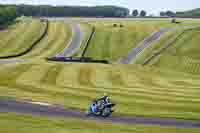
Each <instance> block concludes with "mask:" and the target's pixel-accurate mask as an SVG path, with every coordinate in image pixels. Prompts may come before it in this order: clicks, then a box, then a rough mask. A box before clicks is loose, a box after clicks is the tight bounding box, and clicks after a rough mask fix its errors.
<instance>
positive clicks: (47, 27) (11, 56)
mask: <svg viewBox="0 0 200 133" xmlns="http://www.w3.org/2000/svg"><path fill="white" fill-rule="evenodd" d="M42 21H43V22H45V23H46V27H45V30H44V32H43V34H42V35H41V36H40V37H39V38H38V39H37V40H36V41H35V42H33V44H32V45H31V46H30V47H29V48H28V49H26V50H25V51H23V52H21V53H18V54H15V55H8V56H2V57H0V59H9V58H15V57H19V56H23V55H25V54H27V53H28V52H30V51H31V50H32V49H33V48H34V47H35V46H36V45H37V44H38V43H39V42H40V41H41V40H42V39H43V38H44V37H45V35H46V34H47V32H48V29H49V21H48V20H42Z"/></svg>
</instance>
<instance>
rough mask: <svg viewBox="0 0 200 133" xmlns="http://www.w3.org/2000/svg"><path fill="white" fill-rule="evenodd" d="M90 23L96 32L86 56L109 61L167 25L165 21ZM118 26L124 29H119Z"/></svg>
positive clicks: (115, 59) (124, 53)
mask: <svg viewBox="0 0 200 133" xmlns="http://www.w3.org/2000/svg"><path fill="white" fill-rule="evenodd" d="M90 23H91V24H92V25H94V26H95V27H96V32H95V34H94V37H93V39H92V41H91V44H90V46H89V48H88V51H87V52H86V56H89V57H93V58H96V59H106V60H110V61H117V60H118V59H119V58H120V57H122V56H125V55H126V54H127V53H128V51H129V50H130V49H131V48H133V47H135V46H136V45H137V44H138V43H139V42H140V41H142V40H143V39H144V38H145V37H146V36H148V35H149V34H151V33H152V32H154V31H156V30H158V29H159V28H160V27H161V26H162V25H168V23H167V21H164V22H155V21H150V22H145V21H144V22H142V21H115V20H113V21H112V20H110V21H98V22H90ZM158 23H159V24H158ZM113 24H118V27H114V26H113ZM120 24H121V25H123V26H124V27H121V28H120V27H119V25H120Z"/></svg>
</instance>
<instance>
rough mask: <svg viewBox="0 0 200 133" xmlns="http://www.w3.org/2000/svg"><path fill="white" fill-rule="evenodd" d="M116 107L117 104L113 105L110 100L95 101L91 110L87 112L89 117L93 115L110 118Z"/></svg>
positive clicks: (90, 107) (91, 104) (91, 105)
mask: <svg viewBox="0 0 200 133" xmlns="http://www.w3.org/2000/svg"><path fill="white" fill-rule="evenodd" d="M114 106H115V104H113V103H111V102H110V101H108V100H104V99H98V100H93V101H92V102H91V103H90V105H89V109H88V111H87V113H86V114H87V115H88V116H89V115H93V116H100V117H109V116H110V115H111V114H112V113H113V112H114V110H113V109H112V108H113V107H114Z"/></svg>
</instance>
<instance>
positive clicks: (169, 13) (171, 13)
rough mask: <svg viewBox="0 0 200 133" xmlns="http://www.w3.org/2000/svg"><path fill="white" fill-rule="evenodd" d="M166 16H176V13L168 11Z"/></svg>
mask: <svg viewBox="0 0 200 133" xmlns="http://www.w3.org/2000/svg"><path fill="white" fill-rule="evenodd" d="M165 14H166V16H168V17H174V16H175V15H176V13H174V12H172V11H166V13H165Z"/></svg>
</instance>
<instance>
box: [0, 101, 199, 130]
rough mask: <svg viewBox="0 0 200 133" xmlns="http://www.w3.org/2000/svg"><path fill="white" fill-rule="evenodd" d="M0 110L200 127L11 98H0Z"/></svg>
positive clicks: (179, 121)
mask: <svg viewBox="0 0 200 133" xmlns="http://www.w3.org/2000/svg"><path fill="white" fill-rule="evenodd" d="M0 112H15V113H22V114H31V115H43V116H55V117H67V118H78V119H83V120H98V121H104V122H113V123H127V124H146V125H160V126H175V127H183V128H200V121H198V120H182V119H173V118H156V117H140V116H112V117H109V118H99V117H98V118H96V117H87V116H86V115H85V113H84V112H81V111H78V110H72V109H65V108H64V107H61V106H56V105H49V104H38V103H33V102H24V101H17V100H13V99H1V100H0Z"/></svg>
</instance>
